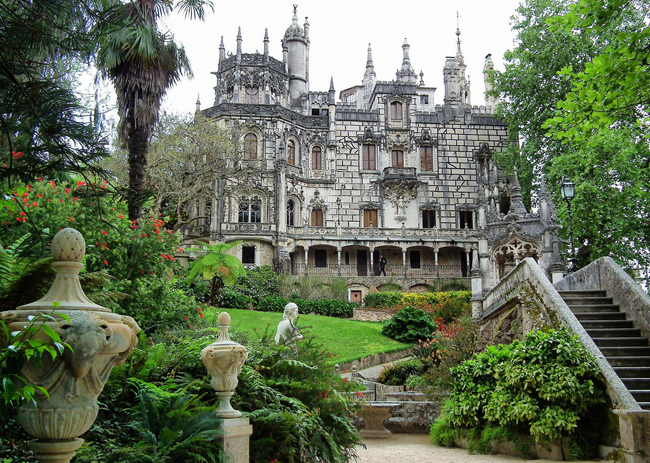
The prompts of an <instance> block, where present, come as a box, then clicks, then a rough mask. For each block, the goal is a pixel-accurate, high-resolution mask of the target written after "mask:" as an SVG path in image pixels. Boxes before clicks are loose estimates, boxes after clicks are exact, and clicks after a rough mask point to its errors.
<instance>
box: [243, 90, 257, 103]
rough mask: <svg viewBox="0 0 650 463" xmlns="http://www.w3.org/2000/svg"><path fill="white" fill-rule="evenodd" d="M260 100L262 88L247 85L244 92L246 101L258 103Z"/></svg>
mask: <svg viewBox="0 0 650 463" xmlns="http://www.w3.org/2000/svg"><path fill="white" fill-rule="evenodd" d="M259 102H260V89H259V87H246V91H245V92H244V103H248V104H257V103H259Z"/></svg>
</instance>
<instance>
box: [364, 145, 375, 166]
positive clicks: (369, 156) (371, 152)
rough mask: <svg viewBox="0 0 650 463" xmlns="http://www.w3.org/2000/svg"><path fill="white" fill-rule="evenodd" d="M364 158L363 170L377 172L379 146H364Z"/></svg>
mask: <svg viewBox="0 0 650 463" xmlns="http://www.w3.org/2000/svg"><path fill="white" fill-rule="evenodd" d="M362 156H363V159H362V163H363V165H362V170H377V145H367V144H366V145H363V146H362Z"/></svg>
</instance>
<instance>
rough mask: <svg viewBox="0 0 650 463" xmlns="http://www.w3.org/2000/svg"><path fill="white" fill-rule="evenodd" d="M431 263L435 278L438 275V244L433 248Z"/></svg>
mask: <svg viewBox="0 0 650 463" xmlns="http://www.w3.org/2000/svg"><path fill="white" fill-rule="evenodd" d="M433 265H434V266H435V269H436V270H435V271H436V278H439V276H440V269H439V268H438V246H436V247H434V248H433Z"/></svg>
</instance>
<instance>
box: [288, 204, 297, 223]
mask: <svg viewBox="0 0 650 463" xmlns="http://www.w3.org/2000/svg"><path fill="white" fill-rule="evenodd" d="M295 212H296V203H294V201H293V199H290V200H289V201H287V225H289V226H290V227H293V224H294V215H295Z"/></svg>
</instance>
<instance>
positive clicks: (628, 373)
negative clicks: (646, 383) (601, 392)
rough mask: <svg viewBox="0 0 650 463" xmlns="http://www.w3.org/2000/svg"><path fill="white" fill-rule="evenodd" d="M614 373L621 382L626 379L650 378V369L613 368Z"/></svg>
mask: <svg viewBox="0 0 650 463" xmlns="http://www.w3.org/2000/svg"><path fill="white" fill-rule="evenodd" d="M612 366H613V365H612ZM614 371H615V372H616V374H617V375H618V377H619V378H621V380H623V379H628V378H635V379H642V378H650V367H639V368H635V367H614Z"/></svg>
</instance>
